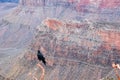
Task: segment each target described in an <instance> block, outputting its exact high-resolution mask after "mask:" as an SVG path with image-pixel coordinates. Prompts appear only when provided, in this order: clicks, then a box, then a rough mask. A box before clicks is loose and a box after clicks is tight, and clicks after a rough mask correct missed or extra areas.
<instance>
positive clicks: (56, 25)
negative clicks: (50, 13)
mask: <svg viewBox="0 0 120 80" xmlns="http://www.w3.org/2000/svg"><path fill="white" fill-rule="evenodd" d="M44 24H45V25H47V26H48V27H49V28H50V29H52V30H57V29H58V28H59V27H61V26H63V23H62V22H61V21H58V20H55V19H47V20H45V21H44Z"/></svg>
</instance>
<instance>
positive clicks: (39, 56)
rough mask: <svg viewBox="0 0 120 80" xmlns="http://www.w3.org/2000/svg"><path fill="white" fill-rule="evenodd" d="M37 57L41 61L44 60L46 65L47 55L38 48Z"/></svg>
mask: <svg viewBox="0 0 120 80" xmlns="http://www.w3.org/2000/svg"><path fill="white" fill-rule="evenodd" d="M37 57H38V59H39V61H42V62H43V63H44V64H45V65H46V61H45V57H44V56H43V54H42V53H41V52H40V50H38V53H37Z"/></svg>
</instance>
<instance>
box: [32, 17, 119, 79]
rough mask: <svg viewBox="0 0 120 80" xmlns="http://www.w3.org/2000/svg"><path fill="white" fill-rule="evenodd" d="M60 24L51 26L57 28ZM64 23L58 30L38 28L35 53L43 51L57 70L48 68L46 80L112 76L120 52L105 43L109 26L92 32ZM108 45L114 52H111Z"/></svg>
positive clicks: (85, 25) (76, 25) (49, 63)
mask: <svg viewBox="0 0 120 80" xmlns="http://www.w3.org/2000/svg"><path fill="white" fill-rule="evenodd" d="M51 20H53V21H54V19H51ZM51 20H50V22H51ZM45 21H46V20H45ZM57 21H58V20H56V21H54V22H52V23H51V24H54V25H56V24H57V23H56V22H57ZM48 22H49V20H48ZM59 22H60V21H59ZM61 23H63V24H64V25H62V26H59V27H58V26H57V25H56V26H54V27H57V29H54V28H51V27H50V26H51V25H48V24H45V25H40V26H38V27H37V35H36V37H35V41H34V43H33V44H32V45H31V50H32V51H33V52H36V51H37V50H38V49H40V50H41V51H42V53H43V54H44V55H45V57H46V59H47V64H48V66H51V67H54V68H53V69H52V70H49V69H50V68H48V66H47V67H45V70H46V75H45V80H55V79H58V80H99V79H102V78H103V77H106V76H108V75H109V72H110V71H112V68H111V64H112V62H117V63H119V58H120V56H119V54H120V49H119V48H117V45H114V46H113V45H112V44H111V42H110V43H109V42H107V43H106V42H104V39H103V38H102V37H103V36H101V35H103V34H102V33H100V32H101V30H103V29H104V27H105V25H104V24H102V26H101V27H99V28H97V27H94V29H91V28H90V27H89V24H85V23H84V24H83V23H77V22H72V21H71V22H67V21H64V22H61ZM98 25H99V24H98ZM106 25H108V24H106ZM93 26H95V25H93ZM110 28H112V26H111V27H110ZM115 30H116V29H115ZM106 32H107V30H106ZM100 34H101V35H100ZM111 34H112V33H111ZM113 34H114V33H113ZM118 34H119V33H118ZM105 35H106V36H107V37H109V36H108V35H107V34H105ZM116 35H117V34H116ZM109 38H110V39H112V38H111V37H109ZM110 39H109V40H110ZM109 40H108V41H109ZM107 45H109V47H110V49H107ZM49 73H50V74H49Z"/></svg>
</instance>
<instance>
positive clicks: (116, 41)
mask: <svg viewBox="0 0 120 80" xmlns="http://www.w3.org/2000/svg"><path fill="white" fill-rule="evenodd" d="M98 35H100V37H101V38H102V40H103V41H104V42H106V44H107V45H106V48H107V49H111V45H114V46H115V47H116V48H117V49H119V50H120V32H113V31H105V30H102V31H99V32H98Z"/></svg>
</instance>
